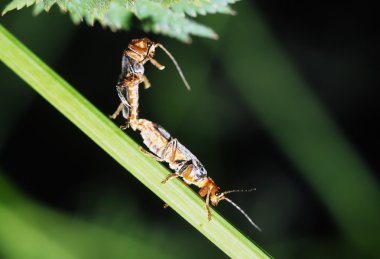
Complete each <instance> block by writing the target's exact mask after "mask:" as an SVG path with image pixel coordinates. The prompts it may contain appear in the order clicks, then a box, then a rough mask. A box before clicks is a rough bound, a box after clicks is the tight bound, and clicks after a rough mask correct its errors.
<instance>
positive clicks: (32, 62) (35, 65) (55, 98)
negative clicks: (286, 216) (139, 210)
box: [0, 25, 269, 258]
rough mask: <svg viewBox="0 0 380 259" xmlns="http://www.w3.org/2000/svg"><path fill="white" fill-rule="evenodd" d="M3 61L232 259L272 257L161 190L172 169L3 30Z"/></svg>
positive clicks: (172, 185) (186, 199) (170, 186)
mask: <svg viewBox="0 0 380 259" xmlns="http://www.w3.org/2000/svg"><path fill="white" fill-rule="evenodd" d="M0 59H1V61H3V62H4V63H5V64H6V65H7V66H8V67H9V68H10V69H12V70H13V71H14V72H15V73H17V74H18V75H19V76H20V77H21V78H22V79H23V80H24V81H25V82H26V83H28V84H29V85H30V86H31V87H32V88H33V89H34V90H36V91H37V92H38V93H39V94H40V95H42V96H43V97H44V98H45V99H46V100H47V101H48V102H50V103H51V104H52V105H53V106H54V107H55V108H56V109H58V110H59V111H60V112H61V113H62V114H63V115H65V116H66V117H67V118H68V119H69V120H70V121H71V122H72V123H74V124H75V125H76V126H77V127H78V128H80V129H81V130H82V131H83V132H84V133H85V134H86V135H87V136H88V137H89V138H91V139H92V140H93V141H94V142H95V143H97V144H98V145H99V146H100V147H101V148H102V149H103V150H104V151H106V152H107V153H108V154H109V155H110V156H111V157H113V158H114V159H115V160H116V161H117V162H119V163H120V164H121V165H122V166H123V167H124V168H125V169H127V170H128V171H129V172H130V173H131V174H133V175H134V176H135V177H136V178H137V179H138V180H139V181H141V182H142V183H143V184H144V185H145V186H147V187H148V188H149V189H150V190H151V191H153V192H154V193H155V194H156V195H157V196H159V197H160V198H161V199H162V200H163V201H164V202H166V203H167V204H168V205H170V206H171V207H172V208H173V209H174V210H175V211H176V212H177V213H178V214H180V215H181V216H182V217H183V218H184V219H185V220H187V221H188V222H189V223H190V224H191V225H193V226H194V227H195V228H196V229H197V230H199V231H200V232H201V233H202V234H203V235H205V236H206V237H207V238H208V239H209V240H210V241H211V242H213V243H214V244H215V245H216V246H218V247H219V248H220V249H221V250H222V251H224V252H225V253H226V254H227V255H228V256H231V257H235V258H268V257H269V256H268V255H267V254H266V253H265V252H264V251H263V250H261V249H260V248H259V247H258V246H257V245H255V244H253V243H252V242H251V241H250V240H248V239H247V238H246V237H245V236H243V235H242V234H241V233H240V232H239V231H238V230H236V229H235V228H234V227H233V226H232V225H231V224H230V223H228V222H227V221H226V220H224V219H223V218H222V217H221V216H220V215H219V214H217V213H216V212H215V211H212V213H213V219H212V220H211V221H210V222H209V221H208V220H207V217H206V213H205V207H204V201H203V200H202V199H200V198H199V196H198V195H196V194H195V193H194V192H193V191H192V190H191V189H190V188H188V187H187V186H186V185H184V184H182V183H180V182H179V181H178V180H173V181H170V182H168V183H167V184H165V185H162V184H161V183H160V182H161V181H162V179H164V177H165V176H166V175H168V174H169V173H170V172H169V171H168V170H167V169H165V168H164V167H163V166H161V165H160V164H159V163H157V162H156V161H154V160H153V159H150V158H148V157H146V156H145V155H144V154H142V153H141V152H140V151H139V148H138V145H137V144H136V143H135V142H134V141H132V140H131V139H130V138H129V137H128V136H127V135H126V134H124V133H123V132H122V131H121V130H120V129H119V128H118V127H116V126H115V125H114V124H113V123H112V122H111V121H110V120H109V119H108V118H107V117H106V116H104V115H103V114H102V113H101V112H100V111H99V110H97V109H96V108H95V107H94V106H93V105H92V104H91V103H89V102H88V101H87V100H86V99H85V98H84V97H82V96H81V95H80V94H79V93H78V92H77V91H76V90H75V89H74V88H73V87H72V86H70V85H69V84H68V83H67V82H66V81H64V80H63V79H62V78H61V77H60V76H59V75H57V74H56V73H55V72H54V71H52V70H51V69H50V68H49V67H48V66H47V65H46V64H44V63H43V62H42V61H41V60H40V59H39V58H38V57H36V56H35V55H34V54H33V53H31V51H29V50H28V49H27V48H26V47H25V46H23V45H22V43H20V42H19V41H18V40H17V39H16V38H14V37H13V36H12V35H11V34H10V33H9V32H7V31H6V30H5V28H4V27H2V26H1V25H0ZM47 134H48V133H47Z"/></svg>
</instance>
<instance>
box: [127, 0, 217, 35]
mask: <svg viewBox="0 0 380 259" xmlns="http://www.w3.org/2000/svg"><path fill="white" fill-rule="evenodd" d="M135 11H136V13H135V14H136V16H137V17H138V18H139V19H140V20H147V21H150V22H149V23H146V24H145V27H144V29H145V30H147V31H150V30H152V31H153V32H155V33H162V34H165V35H168V36H172V37H176V38H178V39H180V40H182V41H185V42H189V41H190V37H189V35H190V34H192V35H198V36H203V37H209V38H213V39H217V38H218V35H217V34H216V33H215V32H214V31H213V30H211V29H210V28H208V27H206V26H203V25H201V24H198V23H196V22H194V21H191V20H189V19H187V18H186V17H185V15H183V14H180V13H175V12H173V11H171V10H170V9H167V8H165V7H162V5H161V4H158V3H154V2H152V1H149V0H139V1H137V2H136V5H135Z"/></svg>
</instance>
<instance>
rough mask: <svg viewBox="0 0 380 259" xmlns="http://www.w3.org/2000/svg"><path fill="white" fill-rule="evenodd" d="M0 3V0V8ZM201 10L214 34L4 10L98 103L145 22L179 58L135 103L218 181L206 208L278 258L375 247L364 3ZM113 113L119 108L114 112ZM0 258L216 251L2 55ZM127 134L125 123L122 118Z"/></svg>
mask: <svg viewBox="0 0 380 259" xmlns="http://www.w3.org/2000/svg"><path fill="white" fill-rule="evenodd" d="M4 5H5V3H1V4H0V7H1V9H2V8H3V7H4ZM233 7H234V9H235V10H236V11H237V15H236V16H226V15H208V16H207V17H199V20H201V21H202V22H204V23H205V24H207V25H209V26H210V27H212V28H214V29H215V30H216V31H217V33H218V34H219V36H220V39H219V40H217V41H213V40H207V39H200V38H193V43H192V44H190V45H187V44H183V43H180V42H178V41H176V40H173V39H170V38H167V37H163V36H157V35H149V34H145V33H144V32H143V31H141V30H140V29H139V28H140V27H139V22H138V21H137V20H133V24H132V29H131V31H129V32H117V33H114V32H111V31H110V30H108V29H104V28H102V27H101V26H99V25H98V24H96V25H95V26H94V27H88V26H86V25H84V24H81V25H79V26H75V25H73V24H72V22H71V21H70V19H69V17H68V16H67V15H63V14H61V13H59V12H58V11H57V9H56V8H53V9H54V10H53V11H51V12H50V13H49V14H45V13H43V14H41V15H39V16H38V17H33V16H32V14H31V11H32V10H31V9H26V10H22V11H19V12H10V13H8V14H7V15H5V16H4V17H1V18H0V22H1V23H2V24H3V25H4V26H5V27H6V28H7V29H9V30H10V31H11V32H12V33H14V34H15V35H16V36H17V37H18V38H19V39H20V40H21V41H22V42H24V43H25V44H26V46H28V47H29V48H30V49H31V50H32V51H34V52H35V53H36V54H37V55H38V56H39V57H41V58H42V59H43V60H44V61H45V62H47V63H48V64H49V65H50V66H51V67H52V68H53V69H54V70H55V71H57V72H58V74H60V75H61V76H62V77H63V78H65V79H66V80H67V81H68V82H69V83H71V84H72V85H73V86H75V87H76V88H77V89H78V91H79V92H81V93H82V94H83V95H84V96H85V97H86V98H88V99H89V100H90V101H91V102H92V103H94V105H95V106H96V107H98V108H99V109H100V110H101V111H102V112H103V113H104V114H111V113H112V112H113V111H114V110H115V109H116V107H117V105H118V103H119V101H118V97H117V94H116V90H115V84H116V82H117V79H118V75H119V73H120V65H121V54H122V51H123V50H124V48H125V47H126V46H127V44H128V42H129V41H130V40H131V39H133V38H139V37H144V36H148V37H149V38H151V39H152V40H155V41H158V42H161V43H163V44H164V46H166V48H167V49H169V50H170V51H171V52H172V54H173V55H174V56H175V57H176V59H177V61H178V62H179V64H180V65H181V67H182V70H183V71H184V74H185V75H186V77H187V79H188V81H189V82H190V84H191V85H192V90H191V92H187V91H186V90H185V87H184V85H183V84H182V82H181V80H180V77H179V75H178V74H177V72H176V70H175V68H174V66H173V65H172V64H171V62H170V60H169V59H168V58H167V57H166V56H165V55H164V53H161V52H160V51H158V53H157V55H156V58H157V60H158V61H159V62H161V63H162V64H165V65H166V69H165V70H164V71H158V70H157V69H155V68H154V67H153V66H151V65H150V64H147V65H146V74H147V76H148V78H149V79H150V81H151V83H152V87H151V88H150V89H149V90H146V91H145V90H141V91H140V116H141V117H142V118H147V119H150V120H152V121H155V122H158V123H159V124H161V125H162V126H164V128H166V129H167V130H168V131H169V132H170V133H171V134H172V135H173V136H175V137H177V138H178V139H179V141H180V142H181V143H183V144H184V145H185V146H187V147H188V148H189V149H190V150H191V151H192V152H193V153H194V154H195V155H196V156H197V157H198V158H199V159H200V160H201V161H202V163H203V164H204V165H205V166H206V168H207V170H208V172H209V175H210V176H211V177H212V178H213V179H214V180H215V182H216V183H217V184H218V185H220V187H221V188H222V189H223V190H226V189H236V188H237V189H240V188H243V189H245V188H251V187H256V189H257V190H256V191H255V192H252V193H237V194H233V195H231V199H233V200H234V201H235V202H236V203H237V204H239V205H240V206H241V207H242V208H243V209H244V210H245V211H246V212H247V213H248V214H249V215H250V216H251V217H252V218H253V219H254V221H255V222H256V223H257V224H258V225H259V226H260V227H261V228H262V229H263V232H261V233H260V232H258V231H256V230H255V229H253V228H252V226H251V225H250V224H249V223H248V222H247V221H246V220H245V218H244V217H243V216H242V215H241V214H239V212H238V211H236V210H235V209H234V208H233V207H231V206H230V205H229V204H227V203H226V204H223V203H221V204H220V205H219V206H218V207H217V210H218V211H219V212H220V213H221V214H222V215H224V216H225V217H226V218H227V219H228V220H229V221H230V222H231V223H232V224H233V225H235V226H236V227H238V228H239V229H241V231H242V232H243V233H244V234H246V235H247V236H249V237H250V238H251V239H252V240H254V241H255V242H256V243H258V244H259V245H260V246H261V247H263V248H264V249H265V250H266V251H268V252H269V254H271V255H272V256H274V257H278V258H305V257H307V258H321V257H323V258H341V257H346V258H347V257H349V258H351V257H362V258H364V257H365V258H375V257H376V256H378V255H379V254H380V248H379V246H378V244H379V241H380V238H379V237H378V235H379V234H378V233H380V222H379V218H380V199H379V198H380V195H379V168H380V161H379V159H378V156H379V146H380V141H379V138H378V132H379V129H380V128H379V126H378V124H377V121H378V118H379V108H380V107H379V106H380V105H379V102H378V98H379V95H378V92H379V91H378V87H379V81H380V80H379V79H380V77H379V73H378V68H379V65H378V63H379V62H378V60H379V58H380V57H379V51H378V48H379V47H378V46H379V43H380V42H379V37H378V30H377V28H378V24H376V21H377V17H376V15H377V13H376V11H375V10H377V9H375V6H370V5H368V4H361V3H355V4H350V3H345V4H338V3H334V2H333V3H332V2H329V3H328V4H327V3H317V2H315V3H313V4H310V3H306V2H304V1H291V2H289V1H287V2H283V1H262V0H257V1H254V2H248V1H244V2H239V3H237V4H235V5H234V6H233ZM116 123H117V124H118V125H119V124H121V123H122V120H119V121H117V122H116ZM0 125H1V127H0V258H135V257H137V256H139V257H141V258H179V257H181V258H195V257H197V258H223V257H226V256H225V255H224V254H223V253H222V252H220V251H219V250H218V248H216V247H215V246H214V245H213V244H212V243H211V242H209V241H208V240H207V239H206V238H205V237H203V236H202V235H200V234H199V233H198V232H197V231H196V230H195V229H193V228H192V227H191V226H190V225H189V224H188V223H187V222H185V221H184V220H183V219H182V218H181V217H179V216H178V215H177V214H176V213H175V212H173V211H172V210H171V209H163V202H162V201H161V200H159V199H158V198H157V197H156V196H155V195H153V194H152V193H151V192H150V191H149V190H148V189H147V188H145V187H144V186H143V185H142V184H140V183H139V182H138V181H137V180H136V179H135V178H134V177H133V176H132V175H130V174H129V173H128V172H125V170H124V169H123V168H122V167H121V166H120V165H119V164H117V163H116V162H115V161H114V160H113V159H112V158H110V157H109V156H108V155H106V154H105V153H104V152H103V151H102V150H101V149H100V148H99V147H97V145H96V144H94V143H93V142H92V141H91V140H90V139H89V138H87V137H86V136H85V135H84V134H82V133H81V132H80V131H79V130H78V129H77V128H76V127H75V126H73V125H72V124H71V123H70V122H69V121H68V120H67V119H66V118H64V117H63V116H62V115H61V114H60V113H58V112H57V111H56V110H55V109H54V108H53V107H52V106H50V105H49V104H48V103H47V102H46V101H45V100H43V99H42V98H41V97H40V96H38V95H37V94H36V93H35V92H34V91H33V90H32V89H31V88H29V87H28V86H27V85H26V84H25V83H24V82H23V81H22V80H21V79H19V78H18V77H17V76H16V75H15V74H14V73H13V72H12V71H10V70H9V69H8V68H7V67H5V65H4V64H0ZM126 134H128V135H130V136H132V137H133V138H134V139H135V140H136V141H137V142H138V143H142V142H141V139H140V138H139V136H138V135H137V134H134V133H133V132H132V131H131V130H127V131H126Z"/></svg>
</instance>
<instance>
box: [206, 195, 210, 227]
mask: <svg viewBox="0 0 380 259" xmlns="http://www.w3.org/2000/svg"><path fill="white" fill-rule="evenodd" d="M210 193H211V190H210V189H209V190H208V192H207V196H206V211H207V218H208V221H210V220H211V211H210V206H209V203H210Z"/></svg>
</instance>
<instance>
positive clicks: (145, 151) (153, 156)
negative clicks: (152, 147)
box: [140, 147, 164, 162]
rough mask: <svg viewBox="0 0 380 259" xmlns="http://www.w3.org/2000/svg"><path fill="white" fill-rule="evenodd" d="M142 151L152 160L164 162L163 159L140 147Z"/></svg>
mask: <svg viewBox="0 0 380 259" xmlns="http://www.w3.org/2000/svg"><path fill="white" fill-rule="evenodd" d="M140 151H141V152H143V153H144V154H145V155H147V156H149V157H151V158H154V159H156V160H157V161H158V162H164V160H163V159H162V158H161V157H159V156H156V155H155V154H152V153H150V152H149V151H147V150H145V149H144V148H143V147H140Z"/></svg>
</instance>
